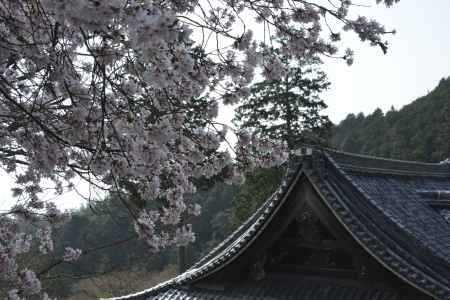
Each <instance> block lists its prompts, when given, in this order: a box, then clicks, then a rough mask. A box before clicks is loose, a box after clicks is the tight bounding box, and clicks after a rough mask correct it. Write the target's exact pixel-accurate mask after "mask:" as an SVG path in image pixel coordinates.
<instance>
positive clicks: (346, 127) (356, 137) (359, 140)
mask: <svg viewBox="0 0 450 300" xmlns="http://www.w3.org/2000/svg"><path fill="white" fill-rule="evenodd" d="M331 144H332V145H333V147H335V148H337V149H339V150H343V151H348V152H354V153H361V154H369V155H375V156H383V157H389V158H397V159H405V160H418V161H426V162H439V161H442V160H444V159H446V158H448V157H449V156H450V77H449V78H446V79H445V78H443V79H441V81H440V82H439V84H438V86H437V87H436V88H435V89H434V90H433V91H431V92H430V93H428V94H427V95H426V96H423V97H421V98H418V99H417V100H415V101H414V102H412V103H411V104H409V105H406V106H404V107H403V108H401V109H400V110H398V111H397V110H394V109H393V108H392V109H391V110H390V111H388V112H386V113H383V112H382V111H381V110H380V109H377V110H375V111H374V112H373V113H372V114H370V115H368V116H364V115H363V114H362V113H360V114H358V115H354V114H349V115H348V116H347V118H346V119H345V120H343V121H342V122H341V123H340V124H339V125H337V126H336V127H335V131H334V134H333V138H332V141H331Z"/></svg>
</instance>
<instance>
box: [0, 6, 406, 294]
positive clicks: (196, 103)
mask: <svg viewBox="0 0 450 300" xmlns="http://www.w3.org/2000/svg"><path fill="white" fill-rule="evenodd" d="M322 2H323V3H322ZM376 2H377V3H378V2H383V3H384V4H385V5H386V6H391V5H392V4H393V3H394V2H398V0H384V1H380V0H377V1H376ZM211 3H212V2H211ZM211 3H210V2H208V1H201V0H168V1H150V0H77V1H72V0H15V1H10V0H0V20H1V21H0V165H1V166H2V167H3V168H4V169H5V170H6V171H7V172H8V173H10V174H11V175H14V176H15V178H16V185H17V186H16V187H15V188H14V190H13V192H14V195H15V196H16V197H17V199H18V204H17V205H16V206H15V207H13V208H12V209H11V211H10V212H7V213H5V214H3V215H2V216H0V221H1V222H2V224H3V223H4V224H6V225H5V227H3V226H2V228H1V229H0V237H1V240H0V276H2V277H3V278H7V280H8V282H9V284H10V285H11V289H10V293H9V298H10V299H20V298H24V297H26V296H27V295H28V294H39V293H41V294H42V297H44V298H46V299H48V296H47V295H46V294H45V293H44V292H43V289H42V288H41V285H40V282H39V278H38V276H37V275H36V274H39V272H38V273H34V272H33V271H32V270H30V269H29V268H28V266H26V265H21V266H19V265H18V264H19V263H18V260H17V258H18V256H20V255H21V254H23V253H24V252H27V251H29V249H30V246H29V245H30V243H31V242H32V241H33V240H36V241H37V242H38V243H39V246H38V249H39V251H40V252H41V253H42V254H48V253H51V252H52V251H53V249H54V242H56V241H53V232H54V230H53V229H54V228H55V226H58V224H60V223H61V222H63V220H64V218H65V216H64V214H62V213H61V212H59V211H58V209H57V208H56V206H55V205H54V204H52V203H50V202H45V201H44V200H43V199H42V194H43V192H44V190H45V189H44V186H43V182H52V183H53V187H54V190H55V193H56V194H62V193H63V192H64V191H66V190H68V189H72V188H73V187H74V185H73V180H74V179H75V178H77V179H78V178H81V179H83V180H85V181H86V182H88V183H89V184H90V185H91V186H93V187H95V188H97V189H100V190H103V191H105V192H108V193H113V194H114V195H116V196H117V197H116V198H117V199H120V200H121V201H123V203H124V204H126V207H127V208H128V209H129V212H130V214H131V215H132V216H133V217H134V222H135V227H136V231H137V233H138V234H139V236H140V237H141V238H143V239H145V240H146V242H147V243H148V244H149V245H151V247H152V248H153V249H161V248H163V247H166V246H168V245H174V244H186V243H188V242H190V241H192V240H193V239H194V234H193V233H192V228H191V227H190V225H188V224H184V223H183V220H185V219H186V218H187V217H189V216H190V215H196V214H198V213H199V211H200V208H199V207H198V206H196V205H195V203H189V202H188V201H187V200H186V198H185V197H184V195H186V194H190V193H193V192H195V186H194V183H193V182H194V180H195V178H198V177H212V176H215V175H218V174H220V175H223V176H224V178H225V179H226V180H229V181H232V182H241V181H242V174H243V172H244V171H245V170H248V169H249V168H250V169H251V168H254V167H257V166H270V165H273V164H278V163H280V162H281V161H283V160H285V159H286V158H287V152H286V147H285V145H283V144H280V143H277V142H276V141H266V140H264V139H263V137H257V136H251V135H249V134H247V133H244V132H235V134H236V135H237V137H238V143H237V145H236V147H235V149H234V150H231V149H228V150H223V147H221V146H222V145H224V144H226V143H227V140H226V134H227V127H226V126H223V125H221V124H218V123H217V122H216V121H215V118H216V117H217V115H218V113H219V107H220V105H221V104H236V103H238V102H239V101H240V99H241V98H243V97H245V96H246V95H248V92H249V85H250V84H251V83H252V81H253V80H254V75H255V73H257V72H261V74H262V75H263V76H265V77H267V78H269V79H277V78H280V77H281V76H283V74H284V73H285V70H284V69H283V65H282V64H281V62H280V61H279V60H278V59H277V57H276V56H275V55H273V53H271V51H269V49H272V48H273V47H275V48H276V47H278V48H279V49H280V51H282V53H283V54H285V55H287V56H289V57H290V58H292V59H304V58H307V57H315V56H320V55H327V56H334V57H337V58H343V59H345V60H346V61H347V62H348V63H351V62H353V52H352V51H351V50H350V49H349V50H346V51H345V52H344V53H342V54H339V51H338V47H337V45H338V44H337V43H338V41H339V35H340V31H341V30H342V31H353V32H355V33H356V34H358V36H359V37H360V39H361V40H363V41H368V42H369V43H370V44H371V45H373V46H380V47H381V48H382V49H383V51H385V50H386V42H385V41H383V40H382V36H383V35H384V34H385V33H388V31H387V30H385V28H384V27H383V26H382V25H381V24H379V23H377V22H376V21H373V20H369V19H367V18H366V17H359V18H357V19H355V20H352V19H350V18H349V17H348V16H349V10H350V9H351V8H352V3H351V1H349V0H336V1H328V2H327V1H303V0H292V1H285V0H275V1H274V0H253V1H248V0H218V1H215V2H214V5H212V4H211ZM249 18H253V19H254V21H255V24H256V25H255V26H256V27H257V28H253V30H250V29H249V28H248V24H246V22H245V20H248V19H249ZM327 18H333V19H335V20H337V22H338V23H340V24H342V28H341V29H340V28H330V27H325V26H324V24H328V23H327ZM327 31H329V32H327ZM256 32H258V33H261V32H263V33H264V36H263V37H262V38H259V37H258V38H256V37H255V33H256ZM322 32H325V33H328V34H326V35H325V36H328V35H330V36H331V38H329V39H326V38H324V35H322V34H321V33H322ZM280 39H282V40H284V41H286V42H285V43H283V45H278V44H277V40H280ZM229 151H234V153H236V157H234V156H233V155H231V154H230V153H229ZM148 207H152V209H149V208H148ZM155 207H156V208H155ZM19 221H20V222H25V223H28V224H30V223H33V224H38V225H39V226H37V227H38V229H37V230H36V231H35V232H33V233H32V235H33V236H32V237H30V236H28V235H27V233H26V232H24V231H23V230H22V229H21V228H18V227H17V226H16V225H17V224H18V222H19ZM180 224H184V225H180ZM80 255H81V251H80V250H75V249H73V248H66V253H65V254H64V257H63V260H64V261H66V262H73V261H75V260H76V259H78V258H79V256H80Z"/></svg>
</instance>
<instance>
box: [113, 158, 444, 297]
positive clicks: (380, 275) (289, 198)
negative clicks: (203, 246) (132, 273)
mask: <svg viewBox="0 0 450 300" xmlns="http://www.w3.org/2000/svg"><path fill="white" fill-rule="evenodd" d="M115 299H127V300H138V299H140V300H156V299H158V300H169V299H171V300H172V299H173V300H175V299H177V300H188V299H189V300H190V299H205V300H208V299H211V300H212V299H215V300H222V299H223V300H225V299H227V300H234V299H249V300H252V299H260V300H268V299H272V300H275V299H282V300H284V299H305V300H339V299H342V300H347V299H351V300H421V299H442V300H450V164H448V163H441V164H429V163H418V162H409V161H398V160H390V159H382V158H375V157H369V156H362V155H354V154H348V153H342V152H337V151H332V150H325V149H303V151H302V153H300V154H299V155H296V156H295V158H292V159H291V160H290V162H289V167H288V171H287V174H286V176H285V178H284V180H283V182H282V184H281V185H280V187H279V188H278V190H277V191H276V192H275V193H274V194H273V195H272V196H271V197H270V198H269V199H268V200H267V201H266V202H265V203H264V204H263V205H262V206H261V207H260V208H259V209H258V210H257V211H256V212H255V213H254V214H253V215H252V216H251V217H250V218H249V219H248V220H247V221H246V222H245V223H244V224H243V225H242V226H241V227H239V228H238V229H237V230H236V231H235V232H234V233H232V234H231V235H230V236H229V237H228V238H227V239H226V240H225V241H223V242H222V243H221V244H219V245H218V246H217V247H216V248H215V249H213V250H212V251H211V252H210V253H209V254H207V255H206V256H205V257H203V258H202V259H201V260H200V261H198V262H197V263H195V264H194V265H193V266H192V267H191V268H190V269H188V270H187V271H185V272H184V273H182V274H180V275H179V276H177V277H175V278H173V279H170V280H168V281H166V282H163V283H161V284H159V285H157V286H155V287H153V288H150V289H149V290H146V291H142V292H140V293H136V294H134V295H129V296H124V297H120V298H115Z"/></svg>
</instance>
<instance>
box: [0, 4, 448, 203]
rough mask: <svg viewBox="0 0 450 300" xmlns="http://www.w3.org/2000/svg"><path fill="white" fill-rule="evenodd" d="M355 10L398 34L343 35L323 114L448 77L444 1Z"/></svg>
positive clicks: (3, 198)
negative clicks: (370, 40) (379, 37)
mask: <svg viewBox="0 0 450 300" xmlns="http://www.w3.org/2000/svg"><path fill="white" fill-rule="evenodd" d="M354 2H355V3H356V2H357V0H355V1H354ZM374 2H375V1H374V0H371V1H360V2H359V3H374ZM360 10H361V14H364V15H368V16H370V17H373V18H375V19H377V20H378V21H380V22H381V23H383V24H385V25H386V26H387V28H388V29H390V28H395V29H396V30H397V34H396V35H394V36H390V37H388V38H389V41H390V47H389V51H388V54H387V55H383V54H382V52H381V50H380V49H379V48H373V47H369V46H368V45H367V44H362V43H361V42H359V41H358V40H357V39H356V38H352V37H349V36H347V37H344V39H343V42H344V43H345V44H346V45H349V46H350V47H351V48H353V49H354V50H355V53H356V57H355V63H354V64H353V65H352V66H351V67H348V66H347V65H346V64H345V63H344V62H343V61H341V60H326V61H325V65H324V70H325V71H326V73H327V74H328V77H329V80H330V82H331V88H330V90H329V91H328V92H326V93H325V94H324V97H323V98H324V100H325V101H326V103H327V104H328V106H329V107H328V109H327V111H326V113H327V114H328V115H329V116H330V118H331V120H332V121H333V122H335V123H337V122H339V121H341V120H342V119H343V118H345V116H346V115H347V114H349V113H358V112H364V113H365V114H368V113H371V112H373V111H374V110H375V109H376V108H377V107H380V108H381V109H382V110H383V111H386V110H388V109H389V108H390V107H391V106H392V105H393V106H394V107H395V108H396V109H399V108H401V107H402V106H403V105H405V104H408V103H410V102H412V101H413V100H415V99H416V98H418V97H420V96H423V95H425V94H426V93H427V92H428V91H430V90H432V89H433V88H434V87H435V86H436V85H437V84H438V82H439V80H440V79H441V78H442V77H448V76H450V18H449V17H448V15H449V13H450V1H449V0H429V1H423V0H401V1H400V3H398V4H397V5H395V6H394V7H393V8H390V9H386V8H385V7H384V6H381V5H380V6H373V7H371V8H361V9H360ZM231 118H232V112H231V110H229V109H226V110H224V111H223V112H222V113H221V115H220V119H221V121H224V122H228V121H229V120H230V119H231ZM11 185H12V181H11V180H10V179H9V177H8V176H7V175H0V210H1V209H2V208H5V206H6V205H7V203H11V196H10V188H11ZM63 198H64V199H61V200H63V201H61V202H60V203H64V205H61V207H63V208H70V207H75V206H78V205H79V203H80V202H79V200H77V198H78V197H77V195H76V194H70V195H67V196H65V197H63Z"/></svg>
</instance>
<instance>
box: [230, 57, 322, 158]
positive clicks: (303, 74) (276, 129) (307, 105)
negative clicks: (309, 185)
mask: <svg viewBox="0 0 450 300" xmlns="http://www.w3.org/2000/svg"><path fill="white" fill-rule="evenodd" d="M280 60H281V61H282V62H283V64H284V66H285V70H286V72H285V75H284V76H283V77H282V79H280V80H264V81H262V82H259V83H256V84H254V85H253V86H252V87H251V89H250V95H249V96H248V97H246V98H245V99H243V101H242V104H241V105H240V106H239V107H238V108H237V109H236V115H235V118H234V120H233V122H234V124H235V125H237V126H238V127H239V128H240V129H247V130H249V131H251V132H253V133H256V134H260V135H261V136H263V137H267V138H270V139H276V140H280V141H285V142H286V143H287V145H288V147H289V149H295V148H296V147H298V146H299V145H301V144H304V143H308V144H321V145H323V144H327V140H328V138H329V135H330V129H331V122H330V120H329V119H328V117H326V116H323V115H321V111H322V110H323V109H324V108H326V107H327V106H326V104H325V103H324V102H323V101H322V100H321V99H320V97H319V94H320V93H321V92H322V91H324V90H326V89H327V88H328V86H329V85H330V83H329V82H328V81H327V78H326V75H325V73H324V72H322V71H321V70H319V68H318V66H319V65H320V63H321V62H320V61H319V60H318V59H312V60H304V61H303V62H301V63H299V64H296V65H291V64H290V63H289V60H288V59H287V58H286V57H281V58H280Z"/></svg>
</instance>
